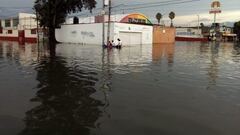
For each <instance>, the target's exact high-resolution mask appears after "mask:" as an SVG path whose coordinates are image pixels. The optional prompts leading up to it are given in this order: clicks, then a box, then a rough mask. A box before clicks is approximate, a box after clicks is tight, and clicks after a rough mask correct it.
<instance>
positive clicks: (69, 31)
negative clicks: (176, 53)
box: [56, 23, 153, 45]
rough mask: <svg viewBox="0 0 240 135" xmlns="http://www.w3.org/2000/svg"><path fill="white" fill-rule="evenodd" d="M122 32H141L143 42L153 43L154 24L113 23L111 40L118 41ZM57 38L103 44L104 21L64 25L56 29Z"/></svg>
mask: <svg viewBox="0 0 240 135" xmlns="http://www.w3.org/2000/svg"><path fill="white" fill-rule="evenodd" d="M120 32H140V33H142V42H141V43H142V44H152V33H153V27H152V26H146V25H136V24H125V23H111V30H110V40H114V41H116V40H117V38H119V33H120ZM56 39H57V41H59V42H62V43H80V44H97V45H102V23H93V24H75V25H62V26H61V28H60V29H56ZM106 39H107V23H106V24H105V42H106V41H107V40H106ZM122 40H124V39H122Z"/></svg>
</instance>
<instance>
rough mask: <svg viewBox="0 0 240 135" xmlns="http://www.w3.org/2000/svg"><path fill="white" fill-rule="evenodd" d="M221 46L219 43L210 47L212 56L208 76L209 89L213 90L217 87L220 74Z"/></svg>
mask: <svg viewBox="0 0 240 135" xmlns="http://www.w3.org/2000/svg"><path fill="white" fill-rule="evenodd" d="M219 46H220V43H219V42H216V43H213V44H211V46H210V51H211V56H210V63H209V67H208V68H207V75H208V80H209V84H208V87H207V89H211V88H212V87H214V86H216V83H217V78H218V72H219V66H218V57H219V54H218V53H219Z"/></svg>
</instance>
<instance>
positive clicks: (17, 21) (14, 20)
mask: <svg viewBox="0 0 240 135" xmlns="http://www.w3.org/2000/svg"><path fill="white" fill-rule="evenodd" d="M18 24H19V20H18V19H17V18H16V19H13V27H17V26H18Z"/></svg>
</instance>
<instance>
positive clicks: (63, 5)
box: [34, 0, 96, 44]
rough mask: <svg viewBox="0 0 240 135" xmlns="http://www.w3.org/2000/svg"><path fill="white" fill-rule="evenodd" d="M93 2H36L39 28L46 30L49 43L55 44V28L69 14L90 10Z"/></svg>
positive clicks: (82, 0)
mask: <svg viewBox="0 0 240 135" xmlns="http://www.w3.org/2000/svg"><path fill="white" fill-rule="evenodd" d="M95 5H96V1H95V0H36V1H35V4H34V10H35V11H36V13H37V14H38V19H39V22H40V26H41V27H44V28H48V38H49V43H50V44H51V43H56V39H55V28H58V27H59V26H60V24H61V23H63V22H64V21H65V18H66V16H67V15H68V14H70V13H75V12H78V11H82V9H83V8H84V9H87V10H90V11H91V10H92V9H93V8H95Z"/></svg>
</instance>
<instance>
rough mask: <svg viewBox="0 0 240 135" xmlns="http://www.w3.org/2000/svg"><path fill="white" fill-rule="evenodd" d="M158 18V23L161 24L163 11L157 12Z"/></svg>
mask: <svg viewBox="0 0 240 135" xmlns="http://www.w3.org/2000/svg"><path fill="white" fill-rule="evenodd" d="M156 19H157V20H158V25H159V24H160V20H161V19H162V14H161V13H157V14H156Z"/></svg>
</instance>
